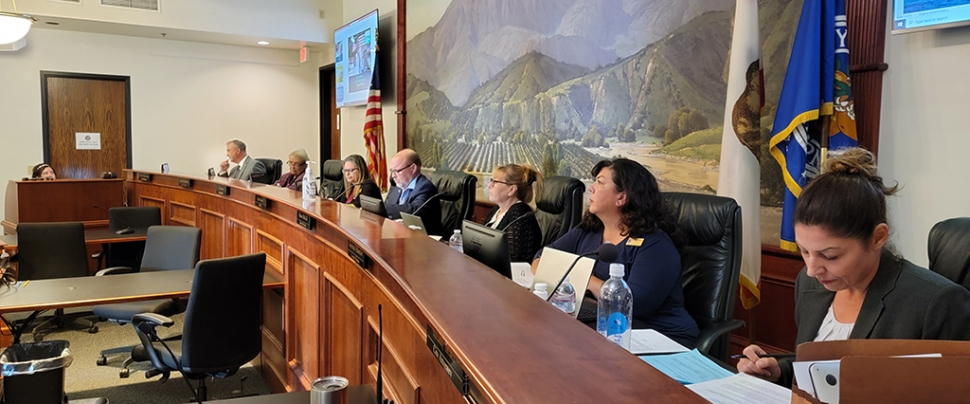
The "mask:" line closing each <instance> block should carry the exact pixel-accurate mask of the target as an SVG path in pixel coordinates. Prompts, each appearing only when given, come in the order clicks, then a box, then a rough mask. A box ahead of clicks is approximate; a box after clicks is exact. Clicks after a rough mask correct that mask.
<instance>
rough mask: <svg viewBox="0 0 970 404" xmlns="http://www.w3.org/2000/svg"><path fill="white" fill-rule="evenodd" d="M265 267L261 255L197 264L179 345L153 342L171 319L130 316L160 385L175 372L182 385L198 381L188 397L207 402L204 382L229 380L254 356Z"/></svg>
mask: <svg viewBox="0 0 970 404" xmlns="http://www.w3.org/2000/svg"><path fill="white" fill-rule="evenodd" d="M265 268H266V254H265V253H258V254H251V255H243V256H238V257H230V258H221V259H214V260H205V261H200V262H199V263H198V264H197V265H196V266H195V280H194V281H193V282H192V292H191V294H190V295H189V305H188V308H187V309H186V311H185V323H184V325H183V327H182V339H181V340H180V341H167V342H165V341H161V340H160V339H159V338H158V334H157V332H156V328H157V327H158V326H163V327H170V326H172V325H173V324H174V321H172V319H170V318H167V317H165V316H161V315H158V314H154V313H143V314H138V315H135V317H134V318H133V319H132V325H133V326H134V328H135V332H136V333H137V334H138V338H139V339H140V340H141V343H142V346H143V347H144V348H145V351H146V352H147V353H148V357H149V358H150V359H151V362H152V365H153V366H154V367H155V369H157V371H158V372H159V373H161V374H162V381H163V382H164V381H166V380H168V377H169V375H170V374H171V372H179V373H181V374H182V376H183V377H184V378H185V379H186V381H187V382H188V380H198V385H197V386H196V387H194V388H193V393H194V394H195V396H196V399H198V400H207V399H208V397H207V394H206V386H205V379H206V378H209V377H227V376H231V375H233V374H235V373H236V372H237V371H238V370H239V368H240V367H241V366H243V365H245V364H246V363H248V362H249V361H251V360H253V358H255V357H256V356H257V355H259V352H260V348H261V347H262V331H261V327H260V322H261V315H262V304H261V299H262V296H263V271H264V270H265ZM190 387H191V386H190Z"/></svg>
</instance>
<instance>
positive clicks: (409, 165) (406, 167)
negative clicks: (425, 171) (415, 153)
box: [391, 163, 414, 175]
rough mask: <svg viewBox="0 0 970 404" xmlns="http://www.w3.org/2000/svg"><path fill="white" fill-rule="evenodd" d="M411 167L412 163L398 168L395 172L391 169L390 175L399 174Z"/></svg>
mask: <svg viewBox="0 0 970 404" xmlns="http://www.w3.org/2000/svg"><path fill="white" fill-rule="evenodd" d="M413 165H414V163H411V164H408V165H406V166H404V167H401V168H398V169H397V170H395V169H393V168H392V169H391V174H395V175H397V174H400V173H401V171H404V170H407V169H408V168H410V167H411V166H413Z"/></svg>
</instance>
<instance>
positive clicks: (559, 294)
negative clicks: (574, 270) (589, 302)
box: [551, 276, 576, 316]
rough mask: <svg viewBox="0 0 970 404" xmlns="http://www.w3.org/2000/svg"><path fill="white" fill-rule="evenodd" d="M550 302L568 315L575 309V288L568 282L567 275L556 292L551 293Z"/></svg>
mask: <svg viewBox="0 0 970 404" xmlns="http://www.w3.org/2000/svg"><path fill="white" fill-rule="evenodd" d="M551 302H552V305H553V306H556V308H558V309H559V310H562V311H563V312H564V313H566V314H569V315H570V316H571V315H573V312H575V311H576V289H575V288H573V285H572V284H571V283H569V277H568V276H567V277H566V279H563V281H562V285H559V289H556V292H555V293H553V294H552V300H551Z"/></svg>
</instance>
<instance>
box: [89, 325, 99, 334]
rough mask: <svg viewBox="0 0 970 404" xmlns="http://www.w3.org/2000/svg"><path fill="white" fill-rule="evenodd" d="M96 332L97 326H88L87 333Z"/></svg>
mask: <svg viewBox="0 0 970 404" xmlns="http://www.w3.org/2000/svg"><path fill="white" fill-rule="evenodd" d="M97 333H98V326H94V327H91V328H88V334H97Z"/></svg>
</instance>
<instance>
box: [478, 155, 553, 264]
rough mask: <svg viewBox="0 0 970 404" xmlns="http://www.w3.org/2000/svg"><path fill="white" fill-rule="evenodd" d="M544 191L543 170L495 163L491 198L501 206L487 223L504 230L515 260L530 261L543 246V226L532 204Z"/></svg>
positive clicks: (486, 219)
mask: <svg viewBox="0 0 970 404" xmlns="http://www.w3.org/2000/svg"><path fill="white" fill-rule="evenodd" d="M541 194H542V174H540V173H539V172H538V171H536V170H535V169H534V168H532V167H529V166H523V165H518V164H506V165H504V166H498V167H495V170H493V171H492V179H491V180H490V181H489V182H488V200H490V201H492V202H494V203H495V204H496V205H497V206H496V207H494V208H492V210H491V211H490V212H488V215H487V216H485V222H484V223H485V225H486V226H488V227H491V228H493V229H497V230H501V231H504V232H505V234H506V235H507V237H508V240H509V257H510V258H511V259H512V262H529V261H531V260H532V258H533V257H534V256H535V255H536V252H537V251H539V249H540V248H542V229H541V228H539V221H538V220H536V217H535V213H534V212H533V211H532V208H531V207H530V206H529V203H531V202H532V199H533V198H538V196H539V195H541Z"/></svg>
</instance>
